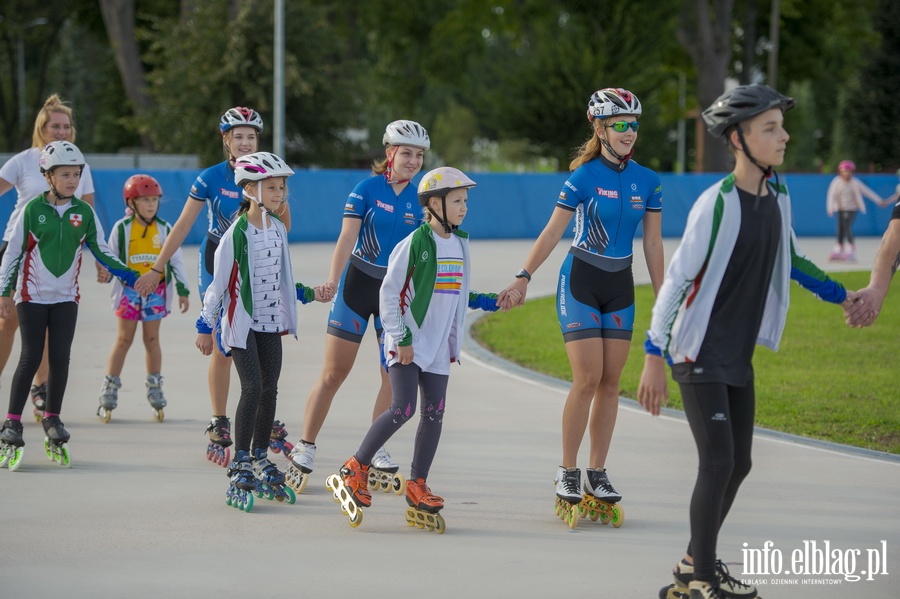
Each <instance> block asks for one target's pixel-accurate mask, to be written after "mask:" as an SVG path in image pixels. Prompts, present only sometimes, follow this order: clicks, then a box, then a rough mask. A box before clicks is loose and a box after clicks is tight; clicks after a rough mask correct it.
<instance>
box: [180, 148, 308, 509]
mask: <svg viewBox="0 0 900 599" xmlns="http://www.w3.org/2000/svg"><path fill="white" fill-rule="evenodd" d="M292 174H294V171H293V170H291V168H290V167H288V166H287V164H285V163H284V161H283V160H282V159H281V158H279V157H278V156H275V155H274V154H270V153H268V152H257V153H253V154H249V155H245V156H242V157H240V158H238V159H237V160H236V161H235V183H236V184H237V185H238V186H239V187H241V188H242V190H243V197H244V200H243V201H242V203H241V207H240V210H239V212H238V216H237V218H236V219H235V221H234V222H233V223H232V224H231V226H229V227H228V230H227V231H225V232H224V235H223V236H222V239H221V242H220V243H219V245H218V247H217V248H216V252H215V267H214V271H213V272H214V273H215V275H214V277H213V280H212V282H211V283H210V285H209V287H208V288H207V290H206V294H205V295H204V298H203V309H202V312H201V315H200V318H199V319H198V320H197V332H198V335H197V347H198V348H199V349H200V352H201V353H202V354H203V355H206V356H208V355H210V354H211V353H213V345H214V342H213V335H212V333H213V331H214V330H215V329H216V328H218V329H219V332H220V339H221V346H222V351H223V352H230V353H231V355H232V357H233V359H234V366H235V368H236V369H237V372H238V377H239V378H240V381H241V399H240V402H239V403H238V406H237V411H236V414H235V439H234V440H235V456H234V461H233V462H232V463H231V467H230V468H229V475H230V476H231V482H232V485H233V486H234V487H235V488H237V489H239V490H241V491H250V490H253V489H255V488H257V486H258V485H257V483H256V479H259V480H260V481H262V482H263V483H265V484H267V485H269V486H272V487H275V486H279V485H281V484H282V483H283V482H284V474H283V473H281V472H280V471H279V470H278V468H277V467H276V466H275V465H274V464H272V462H270V461H269V460H268V458H267V449H268V446H269V436H270V433H271V431H272V423H273V422H274V420H275V404H276V399H277V394H278V378H279V376H280V374H281V360H282V349H281V337H282V335H285V334H291V335H296V329H297V310H296V300H297V299H300V300H301V301H302V302H303V303H308V302H310V301H312V300H313V299H316V300H318V301H325V300H326V298H325V296H323V295H322V292H321V290H320V289H315V290H314V289H311V288H308V287H303V286H302V285H300V284H297V285H296V286H295V284H294V275H293V271H292V269H291V259H290V252H289V246H288V242H287V229H286V228H285V226H284V224H282V222H281V221H280V220H279V219H278V218H273V216H272V215H273V214H277V213H278V211H279V210H280V209H281V207H282V206H283V205H284V204H285V203H287V178H288V177H289V176H291V175H292ZM251 449H252V453H251Z"/></svg>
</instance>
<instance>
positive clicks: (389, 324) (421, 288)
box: [379, 223, 497, 365]
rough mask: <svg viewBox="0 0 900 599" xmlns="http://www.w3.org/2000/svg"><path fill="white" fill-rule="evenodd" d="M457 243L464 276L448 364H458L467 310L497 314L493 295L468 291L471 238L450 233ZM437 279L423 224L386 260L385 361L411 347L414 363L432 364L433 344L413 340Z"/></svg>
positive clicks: (431, 246) (429, 238)
mask: <svg viewBox="0 0 900 599" xmlns="http://www.w3.org/2000/svg"><path fill="white" fill-rule="evenodd" d="M453 234H454V235H456V236H457V237H458V238H459V241H460V246H461V247H462V253H463V265H464V267H463V277H462V284H461V286H460V298H461V299H462V298H467V301H460V302H458V304H457V307H456V315H455V326H454V331H456V333H457V334H455V335H451V338H450V339H448V340H446V342H447V343H449V344H450V360H451V362H452V361H457V360H458V359H459V353H460V348H461V346H462V334H461V332H462V330H463V327H464V326H465V320H466V309H467V308H472V309H482V310H486V311H489V312H493V311H496V310H497V294H495V293H475V292H473V291H471V290H470V286H469V235H468V233H466V232H465V231H460V230H456V231H454V232H453ZM436 280H437V244H436V243H435V241H434V237H433V232H432V229H431V225H429V224H428V223H425V224H423V225H422V226H420V227H419V228H418V229H416V230H415V231H413V232H412V233H411V234H409V235H408V236H406V238H404V239H403V240H402V241H400V243H398V244H397V246H396V247H394V250H393V251H392V252H391V256H390V259H389V260H388V267H387V274H385V277H384V280H383V281H382V282H381V291H380V293H379V312H380V314H381V324H382V325H383V327H384V357H385V359H388V357H389V356H390V354H391V353H392V352H393V353H396V348H397V346H399V345H402V346H409V345H414V342H415V345H414V347H415V354H416V358H415V361H416V363H417V364H420V365H423V364H424V365H427V364H431V363H432V362H433V361H434V358H435V356H436V355H437V351H438V346H437V343H443V342H445V341H444V340H432V341H433V342H431V343H426V342H423V341H424V340H417V339H416V335H417V333H418V332H419V328H420V327H421V325H422V323H423V322H424V320H425V314H426V313H427V312H428V306H429V305H430V303H431V298H432V296H433V295H434V286H435V281H436Z"/></svg>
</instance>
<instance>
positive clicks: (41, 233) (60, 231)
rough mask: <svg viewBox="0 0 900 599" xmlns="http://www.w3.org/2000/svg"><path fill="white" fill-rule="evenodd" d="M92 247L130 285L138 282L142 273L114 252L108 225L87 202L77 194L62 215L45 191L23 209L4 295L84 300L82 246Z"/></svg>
mask: <svg viewBox="0 0 900 599" xmlns="http://www.w3.org/2000/svg"><path fill="white" fill-rule="evenodd" d="M85 245H86V246H87V247H88V248H89V249H90V250H91V253H92V254H93V255H94V258H96V260H97V262H98V263H99V264H100V265H101V266H103V267H104V268H105V269H107V270H108V271H109V272H110V273H112V275H113V276H114V277H116V278H118V279H121V280H122V281H123V282H124V284H125V285H128V286H129V287H133V286H134V282H135V281H136V280H137V278H138V272H137V271H136V270H132V269H130V268H128V266H126V265H125V264H123V263H122V261H121V260H119V259H118V258H117V257H116V256H115V254H113V253H112V251H110V249H109V246H107V245H106V240H105V239H104V237H103V227H102V226H101V225H100V221H99V220H98V219H97V214H96V213H95V212H94V209H93V208H91V205H90V204H88V203H87V202H84V201H82V200H79V199H78V198H72V202H71V205H70V206H69V207H68V208H67V209H66V210H65V212H64V213H63V215H62V216H60V214H59V212H58V211H57V209H56V208H55V207H54V206H52V205H51V204H50V203H49V202H48V201H47V198H46V194H43V193H42V194H41V195H39V196H38V197H36V198H34V199H33V200H31V201H30V202H28V203H27V204H25V207H24V208H23V209H22V212H21V213H20V214H19V217H18V219H17V221H16V223H15V226H14V227H13V229H12V232H11V234H10V238H9V245H8V246H7V248H6V253H4V254H3V261H2V262H0V295H2V296H4V297H9V296H10V295H12V293H13V291H14V290H15V298H14V299H15V301H16V303H17V304H18V303H20V302H34V303H37V304H56V303H61V302H76V303H77V302H78V301H79V300H80V298H81V294H80V291H79V287H78V273H79V272H80V271H81V255H82V254H81V250H82V247H83V246H85Z"/></svg>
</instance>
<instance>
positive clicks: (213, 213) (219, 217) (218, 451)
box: [136, 106, 291, 466]
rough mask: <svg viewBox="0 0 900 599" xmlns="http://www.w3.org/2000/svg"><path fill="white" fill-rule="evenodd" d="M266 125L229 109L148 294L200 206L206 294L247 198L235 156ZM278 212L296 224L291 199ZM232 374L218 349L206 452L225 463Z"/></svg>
mask: <svg viewBox="0 0 900 599" xmlns="http://www.w3.org/2000/svg"><path fill="white" fill-rule="evenodd" d="M262 131H263V120H262V117H260V115H259V113H258V112H256V111H255V110H253V109H252V108H246V107H244V106H235V107H234V108H229V109H228V110H227V111H225V114H223V115H222V117H221V119H219V133H220V134H221V136H222V149H223V152H224V153H225V161H224V162H220V163H219V164H216V165H214V166H211V167H209V168H207V169H206V170H204V171H203V172H202V173H200V175H199V176H198V177H197V179H196V180H195V181H194V184H193V185H192V186H191V191H190V194H189V195H188V198H187V201H186V202H185V204H184V209H183V210H182V211H181V216H179V217H178V220H177V221H176V222H175V225H174V226H173V227H172V231H171V232H170V233H169V236H168V237H167V238H166V242H165V243H164V244H163V247H162V249H161V250H160V252H159V256H158V257H157V259H156V262H155V263H154V264H153V266H152V267H151V272H148V273H147V274H145V275H143V276H142V277H141V278H140V280H139V281H138V283H137V286H136V289H137V290H138V291H139V292H140V293H141V295H147V294H148V293H151V292H152V291H153V290H154V289H156V287H157V285H159V282H160V279H161V278H162V277H163V276H164V274H165V266H166V264H167V263H168V261H169V260H170V259H171V258H172V256H173V254H174V253H175V251H176V250H177V249H178V248H180V247H181V244H182V243H184V240H185V238H186V237H187V235H188V233H190V230H191V227H193V226H194V222H195V221H196V220H197V217H198V216H200V212H202V211H203V208H204V207H206V209H207V210H206V211H207V217H208V220H209V227H208V230H207V232H206V239H204V240H203V242H202V243H201V244H200V262H199V265H200V269H199V270H200V279H199V289H200V294H201V296H202V295H203V292H204V291H205V290H206V288H207V287H208V286H209V284H210V282H211V281H212V278H213V255H214V253H215V251H216V247H217V246H218V244H219V240H220V239H221V237H222V235H223V234H224V233H225V230H226V229H228V227H229V226H230V225H231V223H232V221H233V220H234V218H235V214H236V213H237V211H238V207H239V206H240V204H241V189H240V187H239V186H238V185H237V183H236V182H235V180H234V172H235V170H234V169H235V166H234V165H235V161H236V160H237V159H239V158H241V157H243V156H246V155H248V154H252V153H254V152H256V151H258V150H259V136H260V134H261V133H262ZM276 216H278V218H280V219H281V222H282V223H284V226H285V228H286V229H287V230H288V231H290V229H291V211H290V207H289V206H288V204H287V202H284V203H283V204H282V205H281V207H280V208H279V209H278V211H277V213H276ZM230 379H231V360H230V359H229V358H225V357H224V356H222V355H221V354H219V353H213V354H212V357H211V359H210V363H209V397H210V403H211V404H212V419H211V420H210V423H209V426H208V427H207V429H206V430H207V432H208V433H209V441H210V442H209V446H208V447H207V451H206V456H207V458H209V459H210V460H212V461H214V462H216V463H219V464H221V465H223V466H225V465H226V464H227V463H228V460H229V454H230V451H229V450H228V447H230V446H231V443H232V441H231V424H230V422H229V420H228V417H227V416H226V409H227V404H228V386H229V382H230Z"/></svg>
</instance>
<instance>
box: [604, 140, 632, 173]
mask: <svg viewBox="0 0 900 599" xmlns="http://www.w3.org/2000/svg"><path fill="white" fill-rule="evenodd" d="M600 144H601V145H602V146H603V147H604V148H606V151H607V152H609V153H610V154H612V155H613V157H615V159H616V160H618V161H619V170H620V171H621V170H623V169H624V168H625V166H626V165H627V164H628V161H629V160H631V156H632V154H634V148H631V151H630V152H628V153H627V154H625V155H624V156H620V155H619V153H618V152H616V151H615V150H613V148H612V145H610V143H609V141H607V139H606V137H601V138H600Z"/></svg>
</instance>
